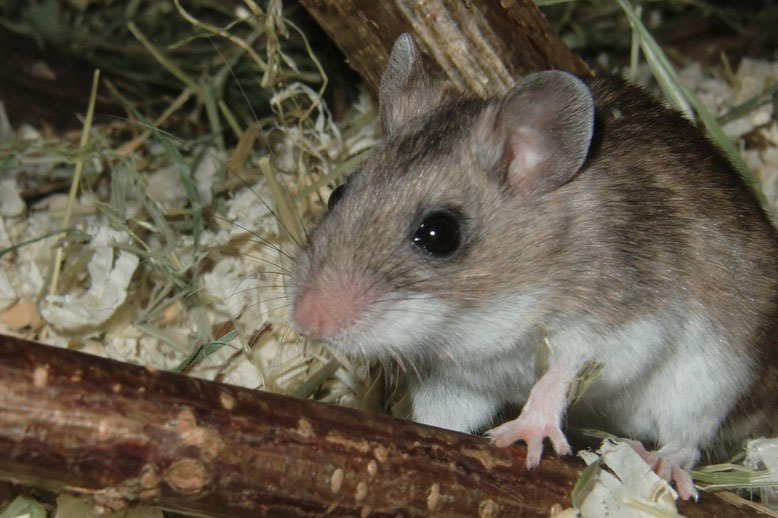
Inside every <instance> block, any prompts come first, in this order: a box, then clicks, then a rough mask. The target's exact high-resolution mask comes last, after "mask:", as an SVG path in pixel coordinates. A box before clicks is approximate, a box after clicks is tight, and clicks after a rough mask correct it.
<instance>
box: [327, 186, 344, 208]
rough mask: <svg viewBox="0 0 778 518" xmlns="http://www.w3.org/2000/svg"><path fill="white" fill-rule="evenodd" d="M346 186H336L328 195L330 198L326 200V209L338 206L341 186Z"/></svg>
mask: <svg viewBox="0 0 778 518" xmlns="http://www.w3.org/2000/svg"><path fill="white" fill-rule="evenodd" d="M344 185H346V184H344V183H342V184H340V185H338V186H337V187H335V188H334V189H333V190H332V192H331V193H330V198H329V199H328V200H327V209H328V210H332V207H334V206H335V205H337V204H338V202H339V201H340V199H341V198H342V197H343V191H344V189H343V186H344Z"/></svg>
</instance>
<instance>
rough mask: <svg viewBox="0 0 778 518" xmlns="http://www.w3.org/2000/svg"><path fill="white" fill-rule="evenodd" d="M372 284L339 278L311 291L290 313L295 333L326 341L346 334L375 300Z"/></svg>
mask: <svg viewBox="0 0 778 518" xmlns="http://www.w3.org/2000/svg"><path fill="white" fill-rule="evenodd" d="M374 286H375V283H373V282H371V281H369V280H368V279H366V278H361V277H360V278H356V279H355V278H348V279H346V278H342V279H337V280H336V281H335V282H332V283H329V284H328V285H327V286H324V287H316V288H311V289H308V290H307V291H305V292H304V293H303V294H302V296H301V297H300V298H299V299H298V300H297V304H295V306H294V309H293V310H292V323H293V324H294V327H295V329H296V330H297V331H298V332H300V333H302V334H304V335H306V336H308V337H309V338H314V339H318V340H328V339H330V338H333V337H334V336H335V335H337V334H338V333H340V332H341V331H343V330H345V329H346V328H348V327H349V326H351V325H352V324H354V322H355V321H356V320H358V319H359V317H360V316H361V315H362V314H363V313H364V311H365V309H367V308H368V307H369V306H370V304H372V303H373V301H374V300H375V293H374V291H375V290H374V289H371V287H374Z"/></svg>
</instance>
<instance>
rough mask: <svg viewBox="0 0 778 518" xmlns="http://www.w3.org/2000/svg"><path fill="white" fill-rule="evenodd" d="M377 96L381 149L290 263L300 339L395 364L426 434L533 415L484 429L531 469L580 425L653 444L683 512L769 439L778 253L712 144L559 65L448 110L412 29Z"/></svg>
mask: <svg viewBox="0 0 778 518" xmlns="http://www.w3.org/2000/svg"><path fill="white" fill-rule="evenodd" d="M379 102H380V111H381V118H382V123H383V129H384V134H385V140H384V141H383V143H382V144H380V145H379V146H378V147H376V148H375V149H374V151H373V152H372V153H371V156H370V157H369V158H368V160H367V161H366V162H365V163H364V164H363V165H362V166H361V168H360V170H359V171H358V172H357V173H355V174H354V175H353V176H352V177H350V178H349V179H348V181H347V182H346V183H345V184H344V185H343V186H342V187H341V188H339V189H338V191H337V192H336V193H335V194H336V195H335V196H333V197H332V198H331V203H330V205H331V210H330V211H329V212H328V213H327V214H326V216H325V217H324V218H323V220H322V221H321V222H320V224H319V225H318V227H317V228H316V229H315V230H314V231H313V232H312V233H311V234H310V236H309V241H308V243H307V245H306V246H305V248H304V249H303V250H302V251H301V253H300V254H299V256H298V257H297V258H296V260H295V263H294V265H293V270H292V283H291V297H292V305H293V311H292V325H293V326H294V328H295V329H296V330H297V331H298V332H299V333H301V334H303V335H306V336H308V337H310V338H312V339H317V340H323V341H325V342H327V343H329V344H330V345H331V346H332V347H335V348H337V349H338V350H340V351H341V352H343V353H345V354H348V355H350V356H352V357H363V358H366V359H380V360H381V361H383V362H387V363H389V362H391V363H397V364H399V365H400V366H401V367H403V368H404V369H405V370H406V371H407V372H408V373H409V383H410V391H411V399H412V404H413V415H412V418H413V419H414V420H416V421H419V422H421V423H426V424H430V425H434V426H439V427H443V428H448V429H452V430H457V431H462V432H470V433H474V432H478V431H482V430H484V429H485V428H486V427H488V426H490V425H491V424H492V423H493V420H494V418H495V415H496V414H497V412H498V411H499V409H500V408H502V407H503V406H504V405H506V404H523V408H522V410H521V413H520V415H519V416H518V418H516V419H515V420H512V421H509V422H506V423H504V424H502V425H500V426H498V427H497V428H494V429H492V430H490V431H489V432H488V433H489V435H490V436H491V438H492V440H493V442H494V443H496V445H497V446H507V445H509V444H511V443H513V442H515V441H518V440H522V441H524V442H525V443H526V444H527V447H528V448H527V449H528V453H527V466H528V467H532V466H535V465H537V464H538V463H539V462H540V457H541V453H542V449H543V441H544V439H545V438H549V439H550V441H551V444H552V446H553V448H554V450H555V451H556V452H557V453H558V454H566V453H569V452H570V446H569V445H568V442H567V440H566V437H565V435H564V433H563V432H562V426H563V424H564V421H565V419H567V420H568V421H569V422H572V423H577V424H583V425H589V426H599V427H602V428H603V429H605V430H608V431H610V432H613V433H618V434H622V435H625V436H628V437H632V438H635V439H639V440H644V441H649V442H650V443H653V444H654V445H656V447H657V450H656V451H655V452H652V453H647V452H645V451H644V452H643V453H644V456H645V457H646V458H647V459H649V460H650V461H651V462H652V463H654V464H655V466H654V468H655V470H656V471H657V472H658V473H659V474H660V475H661V476H663V477H664V478H666V479H668V480H673V481H674V482H675V483H676V487H677V488H678V492H679V494H680V495H681V496H682V497H683V498H690V497H692V496H696V490H695V488H694V485H693V483H692V480H691V478H690V477H689V475H688V474H687V473H686V472H685V471H683V469H685V468H689V467H691V466H693V465H694V464H695V463H696V462H697V461H698V460H699V458H700V455H701V452H702V451H713V450H716V449H717V447H720V446H723V445H727V444H735V443H736V442H738V441H741V440H743V439H744V438H747V437H749V436H753V435H756V434H761V433H775V426H776V425H775V424H774V421H775V420H776V414H775V411H776V408H778V404H777V403H778V361H777V360H776V356H778V352H777V351H778V345H777V344H776V340H777V339H778V338H777V337H778V328H777V327H778V266H777V265H778V263H776V257H778V239H777V238H776V232H775V230H774V228H773V226H772V224H771V223H770V221H769V220H768V218H767V217H766V215H765V213H764V212H763V211H762V209H761V208H760V206H759V203H758V201H757V200H756V199H755V197H754V196H753V194H752V193H751V192H750V191H749V189H748V188H747V187H746V185H745V184H744V182H743V181H742V180H741V178H740V177H739V176H738V174H737V172H736V171H735V170H734V169H733V167H732V165H731V164H730V163H729V162H728V161H727V160H726V159H725V158H723V157H722V155H721V154H720V153H719V152H718V150H717V149H716V148H715V147H714V146H713V145H712V144H711V143H710V142H709V141H708V140H707V139H706V138H705V136H704V135H703V134H702V133H701V132H700V130H698V129H697V128H695V127H694V126H693V125H692V124H691V123H689V122H688V121H687V120H685V119H684V118H683V117H682V116H681V115H680V114H678V113H676V112H675V111H672V110H670V109H668V108H666V107H665V106H663V105H662V104H661V103H660V102H658V101H656V100H655V99H653V98H652V97H651V96H650V95H649V94H648V93H646V92H645V91H644V90H643V89H641V88H639V87H636V86H632V85H629V84H627V83H625V82H623V81H621V80H618V79H613V78H594V79H592V78H585V79H579V78H577V77H575V76H573V75H571V74H568V73H566V72H561V71H545V72H539V73H535V74H531V75H528V76H526V77H524V78H523V79H522V80H521V82H520V83H519V84H518V86H516V87H515V88H513V89H512V90H510V91H509V92H507V93H506V94H505V95H502V96H499V97H496V98H493V99H487V100H482V99H473V98H468V97H463V96H458V95H453V96H451V97H448V98H444V96H443V93H442V89H441V88H440V86H439V85H434V84H432V83H431V81H430V79H429V77H428V75H427V73H426V71H425V69H424V66H423V63H422V60H421V59H420V54H419V50H418V48H417V47H416V45H415V43H414V42H413V40H412V38H411V37H410V36H409V35H407V34H404V35H402V36H400V38H399V39H398V40H397V41H396V42H395V45H394V49H393V51H392V54H391V57H390V59H389V63H388V66H387V68H386V71H385V73H384V76H383V79H382V82H381V86H380V93H379ZM544 343H545V344H546V345H544ZM538 347H547V348H548V349H547V351H546V361H545V365H544V368H545V371H544V372H542V373H541V374H540V375H536V371H537V370H539V369H538V367H540V366H536V358H538V357H539V356H538V354H537V351H538ZM589 362H598V363H600V364H602V365H603V368H602V370H601V372H600V377H599V379H597V380H596V381H595V382H594V383H593V384H592V385H591V386H590V387H589V388H588V390H587V391H586V392H585V393H584V395H583V396H582V398H581V400H580V401H579V402H577V403H576V404H575V405H574V406H573V407H572V408H568V390H569V388H570V385H571V383H573V381H574V380H575V379H576V376H577V375H578V373H579V371H580V370H581V369H582V367H584V366H585V365H587V364H588V363H589ZM760 387H762V388H760Z"/></svg>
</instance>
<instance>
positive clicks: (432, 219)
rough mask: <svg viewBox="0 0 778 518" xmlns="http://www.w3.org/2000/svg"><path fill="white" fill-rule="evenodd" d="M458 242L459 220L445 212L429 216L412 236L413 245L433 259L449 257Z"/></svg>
mask: <svg viewBox="0 0 778 518" xmlns="http://www.w3.org/2000/svg"><path fill="white" fill-rule="evenodd" d="M460 242H461V237H460V231H459V220H458V218H457V216H455V215H454V214H451V213H450V212H446V211H439V212H433V213H431V214H429V215H428V216H427V217H425V218H424V221H422V222H421V223H420V224H419V226H418V228H417V229H416V232H414V234H413V244H414V245H415V246H418V247H419V248H421V249H422V250H424V251H425V252H427V253H428V254H430V255H434V256H435V257H441V258H442V257H448V256H450V255H451V254H453V253H454V252H455V251H456V250H457V248H459V244H460Z"/></svg>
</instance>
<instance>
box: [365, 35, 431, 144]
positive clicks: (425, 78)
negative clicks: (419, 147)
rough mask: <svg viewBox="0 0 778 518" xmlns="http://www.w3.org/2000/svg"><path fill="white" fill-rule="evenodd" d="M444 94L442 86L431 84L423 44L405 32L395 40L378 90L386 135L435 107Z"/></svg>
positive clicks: (382, 122) (382, 123)
mask: <svg viewBox="0 0 778 518" xmlns="http://www.w3.org/2000/svg"><path fill="white" fill-rule="evenodd" d="M440 97H441V92H440V89H436V88H433V87H432V86H431V85H430V79H429V75H428V74H427V70H426V69H425V68H424V63H423V62H422V59H421V53H420V51H419V47H417V46H416V43H415V42H414V41H413V38H412V37H411V35H410V34H408V33H407V32H406V33H403V34H401V35H400V37H399V38H397V40H396V41H395V42H394V47H392V54H391V56H389V62H388V63H387V64H386V69H385V70H384V75H383V76H382V77H381V86H380V87H379V90H378V104H379V107H380V112H381V125H382V127H383V130H384V136H386V135H389V134H391V133H393V132H394V131H395V130H397V128H399V127H400V126H402V125H403V124H405V123H406V122H407V121H409V120H411V119H413V118H414V117H417V116H419V115H422V114H423V113H425V112H427V111H429V110H430V109H431V108H433V107H435V106H436V105H437V104H438V103H439V102H440Z"/></svg>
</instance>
